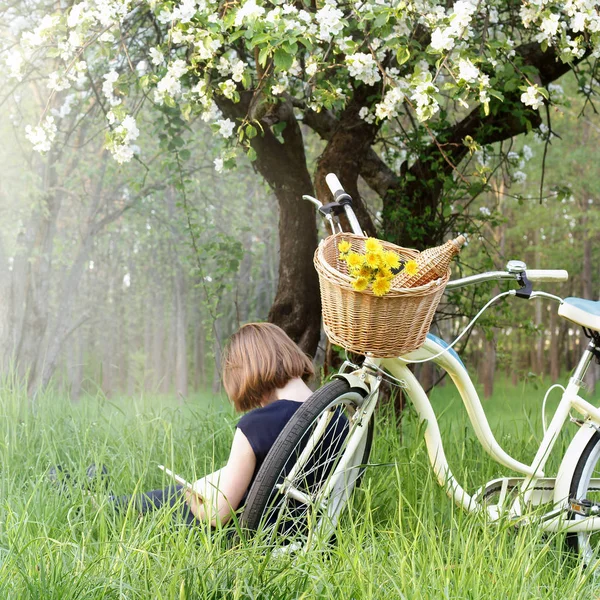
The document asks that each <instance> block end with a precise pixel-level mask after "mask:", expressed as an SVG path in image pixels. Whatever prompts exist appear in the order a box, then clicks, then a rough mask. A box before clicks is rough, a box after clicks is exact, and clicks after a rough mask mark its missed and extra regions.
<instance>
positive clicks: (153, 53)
mask: <svg viewBox="0 0 600 600" xmlns="http://www.w3.org/2000/svg"><path fill="white" fill-rule="evenodd" d="M150 61H151V62H152V64H153V65H156V66H157V67H159V66H160V65H162V64H163V63H164V62H165V57H164V55H163V53H162V52H161V51H160V50H159V49H158V48H150Z"/></svg>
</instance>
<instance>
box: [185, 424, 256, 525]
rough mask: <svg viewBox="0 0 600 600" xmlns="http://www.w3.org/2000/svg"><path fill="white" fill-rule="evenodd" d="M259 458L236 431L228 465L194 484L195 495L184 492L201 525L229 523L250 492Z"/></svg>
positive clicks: (240, 433) (190, 492) (239, 432)
mask: <svg viewBox="0 0 600 600" xmlns="http://www.w3.org/2000/svg"><path fill="white" fill-rule="evenodd" d="M255 465H256V457H255V456H254V451H253V450H252V447H251V446H250V443H249V442H248V440H247V438H246V436H245V435H244V434H243V433H242V431H240V430H239V429H237V430H236V432H235V436H234V437H233V444H232V445H231V453H230V454H229V460H228V461H227V464H226V465H225V466H224V467H223V468H222V469H219V470H218V471H215V472H214V473H211V474H210V475H206V477H203V478H202V479H199V480H198V481H196V482H194V484H193V487H194V490H195V491H194V492H192V491H191V490H186V491H185V499H186V501H187V503H188V505H189V507H190V510H191V511H192V513H193V514H194V516H195V517H196V518H197V519H199V520H200V521H204V520H207V521H210V524H211V525H212V526H213V527H214V526H216V524H217V522H219V523H226V522H227V521H228V520H229V519H230V518H231V514H232V513H233V512H234V511H236V510H237V508H238V507H239V505H240V503H241V501H242V498H243V497H244V494H245V493H246V491H247V490H248V486H249V485H250V481H251V480H252V475H253V473H254V467H255Z"/></svg>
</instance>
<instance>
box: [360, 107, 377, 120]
mask: <svg viewBox="0 0 600 600" xmlns="http://www.w3.org/2000/svg"><path fill="white" fill-rule="evenodd" d="M358 116H359V117H360V118H361V119H362V120H363V121H365V122H366V123H374V122H375V115H374V114H373V113H371V112H369V109H368V108H367V107H366V106H363V107H362V108H361V109H360V110H359V111H358Z"/></svg>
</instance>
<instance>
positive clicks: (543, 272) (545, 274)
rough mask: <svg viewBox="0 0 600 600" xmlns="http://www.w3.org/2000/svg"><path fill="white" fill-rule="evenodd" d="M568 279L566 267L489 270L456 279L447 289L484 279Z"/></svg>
mask: <svg viewBox="0 0 600 600" xmlns="http://www.w3.org/2000/svg"><path fill="white" fill-rule="evenodd" d="M524 279H525V280H528V281H554V282H557V281H567V280H568V279H569V273H568V272H567V271H565V270H564V269H525V270H523V271H520V272H510V271H488V272H487V273H479V274H478V275H470V276H469V277H462V278H461V279H454V280H452V281H449V282H448V283H447V284H446V289H447V290H455V289H457V288H461V287H465V286H467V285H473V284H476V283H483V282H484V281H519V282H521V281H523V280H524Z"/></svg>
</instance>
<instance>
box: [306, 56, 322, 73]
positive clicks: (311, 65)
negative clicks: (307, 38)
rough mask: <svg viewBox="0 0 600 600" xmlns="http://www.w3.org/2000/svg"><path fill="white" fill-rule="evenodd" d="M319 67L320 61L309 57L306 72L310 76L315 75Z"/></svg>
mask: <svg viewBox="0 0 600 600" xmlns="http://www.w3.org/2000/svg"><path fill="white" fill-rule="evenodd" d="M311 58H312V57H311ZM318 68H319V65H318V63H317V62H316V61H314V60H311V59H309V61H308V63H307V64H306V74H307V75H308V76H309V77H312V76H313V75H315V74H316V73H317V69H318Z"/></svg>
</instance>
